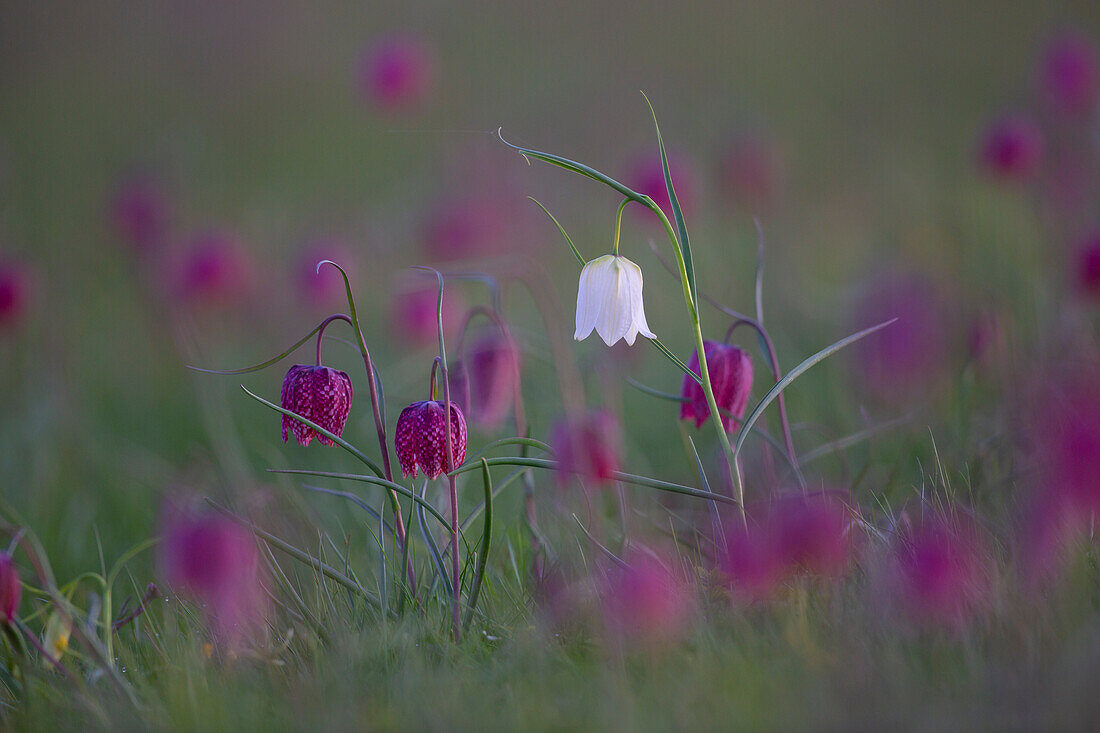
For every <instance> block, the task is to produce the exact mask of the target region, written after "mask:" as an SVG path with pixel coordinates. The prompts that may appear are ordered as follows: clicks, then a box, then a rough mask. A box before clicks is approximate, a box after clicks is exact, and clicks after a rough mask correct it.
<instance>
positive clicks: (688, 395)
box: [680, 341, 752, 432]
mask: <svg viewBox="0 0 1100 733" xmlns="http://www.w3.org/2000/svg"><path fill="white" fill-rule="evenodd" d="M703 349H704V354H706V359H707V369H708V370H710V386H711V389H712V390H713V391H714V401H715V402H716V403H717V405H718V407H719V409H720V410H725V411H726V412H729V413H730V414H729V415H726V414H723V415H722V416H721V417H722V426H723V427H725V429H726V432H733V431H734V430H736V429H737V421H738V420H740V419H741V418H742V417H744V415H745V407H746V406H747V405H748V401H749V393H750V392H752V359H750V358H749V355H748V354H747V353H746V352H745V351H744V350H743V349H740V348H738V347H736V346H733V345H731V344H720V343H718V342H717V341H704V342H703ZM687 367H688V369H690V370H691V371H693V372H695V373H696V374H699V372H700V364H699V352H698V351H694V352H692V354H691V358H690V359H688V363H687ZM680 397H682V398H684V399H685V400H687V401H686V402H683V403H681V405H680V419H681V420H690V419H694V420H695V427H697V428H698V427H700V426H702V424H703V423H704V422H706V421H707V420H708V419H709V418H710V407H709V406H708V405H707V397H706V394H705V393H704V392H703V388H702V386H700V385H699V383H698V382H696V381H695V380H694V379H692V378H691V377H689V376H688V375H686V374H685V375H684V379H683V382H682V383H681V385H680Z"/></svg>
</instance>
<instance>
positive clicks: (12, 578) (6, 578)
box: [0, 552, 23, 624]
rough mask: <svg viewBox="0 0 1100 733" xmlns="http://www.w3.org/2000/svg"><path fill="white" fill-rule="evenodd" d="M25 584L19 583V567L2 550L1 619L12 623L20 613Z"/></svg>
mask: <svg viewBox="0 0 1100 733" xmlns="http://www.w3.org/2000/svg"><path fill="white" fill-rule="evenodd" d="M22 597H23V586H22V585H20V584H19V569H18V568H16V567H15V561H14V560H12V558H11V555H9V554H8V553H6V552H0V621H2V622H4V623H6V624H10V623H11V622H12V620H13V619H14V618H15V616H16V614H18V613H19V601H20V599H21V598H22Z"/></svg>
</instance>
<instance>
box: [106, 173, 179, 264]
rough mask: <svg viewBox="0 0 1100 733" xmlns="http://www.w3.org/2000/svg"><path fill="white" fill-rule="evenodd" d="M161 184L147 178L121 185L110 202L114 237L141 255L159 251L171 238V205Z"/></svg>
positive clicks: (125, 181)
mask: <svg viewBox="0 0 1100 733" xmlns="http://www.w3.org/2000/svg"><path fill="white" fill-rule="evenodd" d="M169 202H170V199H169V197H168V194H167V193H166V192H165V190H164V188H163V187H162V186H161V185H160V184H159V182H158V181H157V180H156V179H154V178H153V177H151V176H148V175H135V176H132V177H130V178H127V179H125V180H123V181H121V182H120V183H119V184H118V186H117V187H116V188H115V190H114V191H113V192H112V194H111V198H110V201H109V202H108V212H107V214H108V217H109V218H110V223H111V227H112V228H113V229H114V231H115V233H116V234H117V235H118V236H119V237H120V238H121V239H122V240H123V241H124V242H126V244H128V245H129V246H130V247H132V248H133V249H134V250H136V251H138V252H144V251H148V250H150V249H153V248H155V247H159V246H160V245H161V244H163V243H164V241H165V239H166V238H167V236H168V227H169V224H170V222H171V204H170V203H169Z"/></svg>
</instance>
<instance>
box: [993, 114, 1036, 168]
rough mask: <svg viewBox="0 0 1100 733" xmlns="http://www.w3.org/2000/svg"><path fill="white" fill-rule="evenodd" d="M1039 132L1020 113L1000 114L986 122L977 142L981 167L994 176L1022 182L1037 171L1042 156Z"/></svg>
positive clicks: (1034, 125) (1032, 122)
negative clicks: (987, 123) (988, 122)
mask: <svg viewBox="0 0 1100 733" xmlns="http://www.w3.org/2000/svg"><path fill="white" fill-rule="evenodd" d="M1043 148H1044V145H1043V133H1042V131H1041V130H1040V129H1039V126H1038V125H1037V124H1036V123H1035V122H1034V121H1033V120H1032V119H1031V118H1030V117H1027V116H1023V115H1014V116H1007V115H1006V116H1003V117H1000V118H998V119H996V120H994V121H993V122H991V123H990V124H989V126H988V127H987V128H986V129H985V131H984V132H983V133H982V137H981V141H980V142H979V145H978V157H979V162H980V163H981V166H982V168H983V169H984V170H985V171H986V172H987V173H988V174H989V175H991V176H993V177H994V178H998V179H1001V180H1005V181H1025V180H1029V179H1031V178H1033V177H1034V176H1035V174H1036V173H1038V171H1039V166H1040V165H1041V164H1042V159H1043Z"/></svg>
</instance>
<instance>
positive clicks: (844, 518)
mask: <svg viewBox="0 0 1100 733" xmlns="http://www.w3.org/2000/svg"><path fill="white" fill-rule="evenodd" d="M851 524H852V521H851V512H850V511H849V510H848V507H847V506H845V504H844V503H843V502H842V501H841V500H840V498H839V497H837V496H835V495H833V494H812V495H809V496H802V495H794V496H789V497H785V498H783V499H780V500H779V501H777V502H776V503H775V505H774V506H773V507H772V511H771V532H772V534H773V536H774V538H775V543H776V549H777V551H778V553H779V557H780V558H781V559H782V561H783V563H784V564H785V565H786V567H787V568H788V569H789V570H791V571H793V572H805V573H809V574H811V575H817V576H821V577H834V578H835V577H839V576H840V575H843V574H844V572H845V571H846V570H847V569H848V567H849V564H850V561H851V555H852V536H851Z"/></svg>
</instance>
